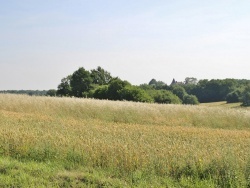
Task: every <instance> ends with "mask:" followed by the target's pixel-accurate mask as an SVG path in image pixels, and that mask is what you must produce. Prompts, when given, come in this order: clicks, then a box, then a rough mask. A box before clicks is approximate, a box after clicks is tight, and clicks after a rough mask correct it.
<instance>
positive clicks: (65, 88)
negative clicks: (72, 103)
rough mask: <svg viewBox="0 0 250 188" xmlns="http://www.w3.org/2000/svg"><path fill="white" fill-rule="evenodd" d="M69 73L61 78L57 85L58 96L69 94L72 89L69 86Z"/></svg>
mask: <svg viewBox="0 0 250 188" xmlns="http://www.w3.org/2000/svg"><path fill="white" fill-rule="evenodd" d="M71 77H72V76H71V75H69V76H67V77H65V78H63V79H62V80H61V83H60V84H59V85H58V87H57V95H58V96H71V94H72V89H71V86H70V80H71Z"/></svg>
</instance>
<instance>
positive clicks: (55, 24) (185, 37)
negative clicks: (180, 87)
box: [0, 0, 250, 90]
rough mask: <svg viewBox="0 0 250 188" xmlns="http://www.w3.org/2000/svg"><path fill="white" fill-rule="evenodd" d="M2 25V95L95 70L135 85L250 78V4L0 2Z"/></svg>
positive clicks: (220, 0) (223, 0)
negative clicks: (8, 91) (151, 82)
mask: <svg viewBox="0 0 250 188" xmlns="http://www.w3.org/2000/svg"><path fill="white" fill-rule="evenodd" d="M0 24H1V25H0V90H4V89H51V88H57V85H58V84H59V83H60V80H61V79H62V78H63V77H65V76H67V75H69V74H71V73H73V71H75V70H77V69H78V68H79V67H84V68H86V69H88V70H90V69H93V68H96V67H97V66H101V67H103V68H104V69H106V70H108V71H109V72H111V74H112V75H113V76H118V77H120V78H121V79H125V80H128V81H129V82H131V83H132V84H141V83H148V82H149V81H150V80H151V79H152V78H155V79H157V80H162V81H164V82H166V83H168V84H170V82H171V80H172V79H173V78H175V79H176V80H178V81H182V80H184V79H185V77H196V78H198V79H205V78H207V79H212V78H219V79H222V78H245V79H250V71H249V70H250V1H248V0H242V1H236V0H210V1H200V0H189V1H186V0H154V1H153V0H136V1H135V0H106V1H104V0H8V1H6V0H0Z"/></svg>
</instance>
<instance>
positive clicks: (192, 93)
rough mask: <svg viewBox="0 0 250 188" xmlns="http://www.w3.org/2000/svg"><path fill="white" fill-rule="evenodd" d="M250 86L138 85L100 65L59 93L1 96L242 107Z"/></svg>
mask: <svg viewBox="0 0 250 188" xmlns="http://www.w3.org/2000/svg"><path fill="white" fill-rule="evenodd" d="M249 85H250V80H246V79H212V80H207V79H203V80H198V79H197V78H194V77H187V78H185V80H184V81H183V82H178V81H176V80H175V79H173V81H172V83H171V84H170V85H167V84H166V83H165V82H163V81H159V80H156V79H154V78H153V79H151V80H150V81H149V83H145V84H141V85H139V86H135V85H132V84H131V83H129V82H128V81H125V80H121V79H120V78H118V77H113V76H112V75H111V74H110V73H109V72H108V71H106V70H104V69H103V68H102V67H100V66H99V67H97V68H96V69H92V70H90V71H88V70H86V69H84V68H83V67H80V68H79V69H78V70H76V71H75V72H73V73H72V74H70V75H68V76H66V77H64V78H62V80H61V83H59V85H58V88H57V90H55V89H50V90H48V91H45V90H44V91H38V90H36V91H35V90H7V91H0V93H13V94H28V95H46V96H60V97H63V96H66V97H78V98H82V97H84V98H96V99H107V100H127V101H136V102H149V103H153V102H155V103H165V104H192V105H196V104H199V103H200V102H201V103H206V102H218V101H227V103H234V102H242V106H250V99H249V98H250V89H249V87H250V86H249Z"/></svg>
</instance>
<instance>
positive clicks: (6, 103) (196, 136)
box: [0, 94, 250, 187]
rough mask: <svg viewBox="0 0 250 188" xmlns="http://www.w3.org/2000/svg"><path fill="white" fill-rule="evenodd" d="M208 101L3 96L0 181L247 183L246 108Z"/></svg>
mask: <svg viewBox="0 0 250 188" xmlns="http://www.w3.org/2000/svg"><path fill="white" fill-rule="evenodd" d="M218 104H219V103H218ZM209 106H210V107H208V106H207V105H205V104H202V105H199V106H189V105H159V104H145V103H133V102H118V101H105V100H103V101H100V100H92V99H76V98H50V97H29V96H20V95H9V94H1V95H0V153H1V158H0V186H1V187H4V186H9V187H11V186H12V187H16V186H20V187H70V186H71V187H85V186H86V187H131V186H134V187H249V186H250V144H249V143H250V111H249V110H248V109H245V108H218V107H211V106H213V105H209ZM214 106H218V105H214ZM219 106H223V104H220V105H219ZM231 107H232V106H231Z"/></svg>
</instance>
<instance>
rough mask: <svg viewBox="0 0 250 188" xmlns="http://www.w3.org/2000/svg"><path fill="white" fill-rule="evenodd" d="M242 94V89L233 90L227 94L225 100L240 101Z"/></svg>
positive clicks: (230, 101)
mask: <svg viewBox="0 0 250 188" xmlns="http://www.w3.org/2000/svg"><path fill="white" fill-rule="evenodd" d="M241 95H242V91H241V90H239V89H237V90H234V91H233V92H231V93H229V94H227V97H226V101H227V103H234V102H240V99H241Z"/></svg>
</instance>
